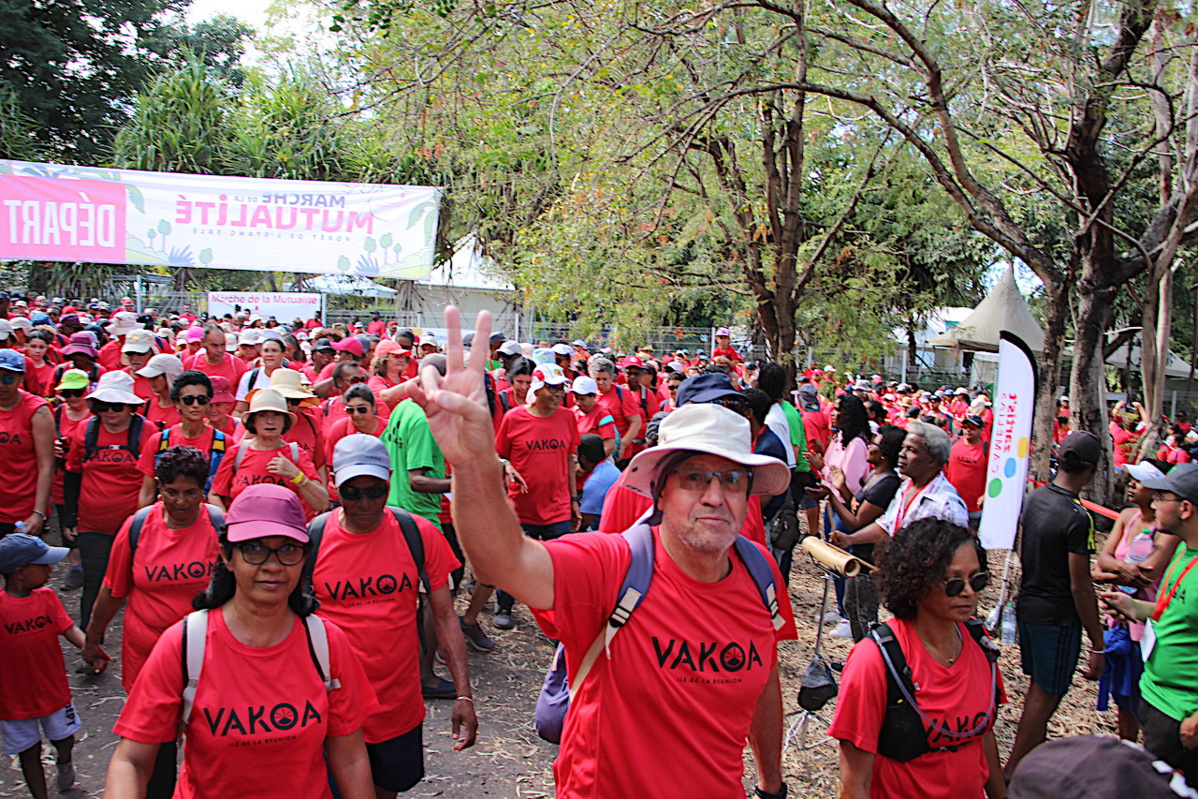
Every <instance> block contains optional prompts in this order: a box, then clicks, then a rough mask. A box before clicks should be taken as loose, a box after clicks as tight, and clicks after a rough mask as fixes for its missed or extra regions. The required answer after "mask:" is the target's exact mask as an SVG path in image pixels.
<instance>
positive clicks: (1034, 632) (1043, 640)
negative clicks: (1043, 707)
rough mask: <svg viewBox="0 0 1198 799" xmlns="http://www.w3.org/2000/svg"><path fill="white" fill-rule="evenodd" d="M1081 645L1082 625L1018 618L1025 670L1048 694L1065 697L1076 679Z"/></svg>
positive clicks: (1020, 648) (1020, 656) (1020, 649)
mask: <svg viewBox="0 0 1198 799" xmlns="http://www.w3.org/2000/svg"><path fill="white" fill-rule="evenodd" d="M1081 648H1082V626H1081V625H1080V624H1071V625H1069V626H1067V627H1058V626H1056V625H1052V624H1029V623H1028V622H1025V621H1022V620H1020V622H1019V658H1020V661H1021V662H1022V665H1023V673H1024V674H1026V675H1027V676H1028V677H1030V678H1031V679H1032V682H1034V683H1035V684H1036V685H1038V686H1040V690H1042V691H1044V693H1046V694H1048V695H1049V696H1055V697H1062V696H1064V695H1065V694H1066V693H1068V691H1069V686H1070V685H1071V684H1072V683H1073V672H1074V670H1076V668H1077V656H1078V655H1079V654H1080V653H1081Z"/></svg>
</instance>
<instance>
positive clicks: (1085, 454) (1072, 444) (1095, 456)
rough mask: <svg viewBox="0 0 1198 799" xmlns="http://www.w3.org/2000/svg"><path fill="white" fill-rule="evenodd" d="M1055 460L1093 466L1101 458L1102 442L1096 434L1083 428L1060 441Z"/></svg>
mask: <svg viewBox="0 0 1198 799" xmlns="http://www.w3.org/2000/svg"><path fill="white" fill-rule="evenodd" d="M1057 460H1060V461H1062V462H1064V461H1072V462H1073V463H1086V464H1089V465H1091V466H1095V465H1097V464H1098V462H1099V461H1100V460H1102V442H1101V441H1099V440H1098V436H1096V435H1094V434H1093V433H1087V432H1085V431H1084V430H1083V431H1081V432H1078V433H1074V434H1072V435H1070V436H1067V437H1066V438H1065V440H1064V441H1062V442H1061V448H1060V450H1059V451H1058V452H1057Z"/></svg>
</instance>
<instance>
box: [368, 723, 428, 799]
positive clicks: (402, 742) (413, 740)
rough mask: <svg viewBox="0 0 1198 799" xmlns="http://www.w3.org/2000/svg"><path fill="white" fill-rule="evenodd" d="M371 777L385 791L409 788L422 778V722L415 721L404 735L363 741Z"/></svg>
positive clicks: (399, 790)
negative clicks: (373, 741)
mask: <svg viewBox="0 0 1198 799" xmlns="http://www.w3.org/2000/svg"><path fill="white" fill-rule="evenodd" d="M366 755H367V756H368V757H369V758H370V774H371V780H372V781H373V782H374V784H375V785H377V786H378V787H380V788H382V789H383V790H384V791H395V792H396V793H399V792H402V791H406V790H409V789H410V788H412V787H413V786H415V785H416V783H418V782H420V781H421V780H422V779H424V726H423V725H422V724H417V725H416V726H415V727H413V728H412V729H410V730H408V731H407V732H405V733H404V734H403V735H397V736H395V737H394V738H391V739H390V740H387V741H381V742H379V743H377V744H366Z"/></svg>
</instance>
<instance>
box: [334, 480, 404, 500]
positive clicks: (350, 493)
mask: <svg viewBox="0 0 1198 799" xmlns="http://www.w3.org/2000/svg"><path fill="white" fill-rule="evenodd" d="M390 490H391V486H389V485H388V484H387V483H379V484H378V485H373V486H369V487H367V488H356V487H354V486H341V487H340V488H338V489H337V493H338V494H340V495H341V498H342V499H344V500H347V501H349V502H357V501H358V500H360V499H363V498H365V499H382V498H383V497H385V496H387V492H388V491H390Z"/></svg>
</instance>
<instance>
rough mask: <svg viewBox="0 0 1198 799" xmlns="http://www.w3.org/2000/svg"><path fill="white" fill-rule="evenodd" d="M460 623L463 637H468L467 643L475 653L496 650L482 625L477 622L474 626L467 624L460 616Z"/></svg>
mask: <svg viewBox="0 0 1198 799" xmlns="http://www.w3.org/2000/svg"><path fill="white" fill-rule="evenodd" d="M508 618H509V619H510V618H511V617H510V616H509V617H508ZM458 623H459V624H461V625H462V635H464V636H465V637H466V643H467V644H469V645H470V648H471V649H473V650H474V651H475V652H490V651H491V650H492V649H494V648H495V642H494V641H492V640H491V639H490V638H488V637H487V634H486V633H485V632H483V626H482V624H481V623H479V622H477V621H476V622H474V624H467V623H466V622H465V621H463V620H462V618H461V617H460V616H459V617H458Z"/></svg>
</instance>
